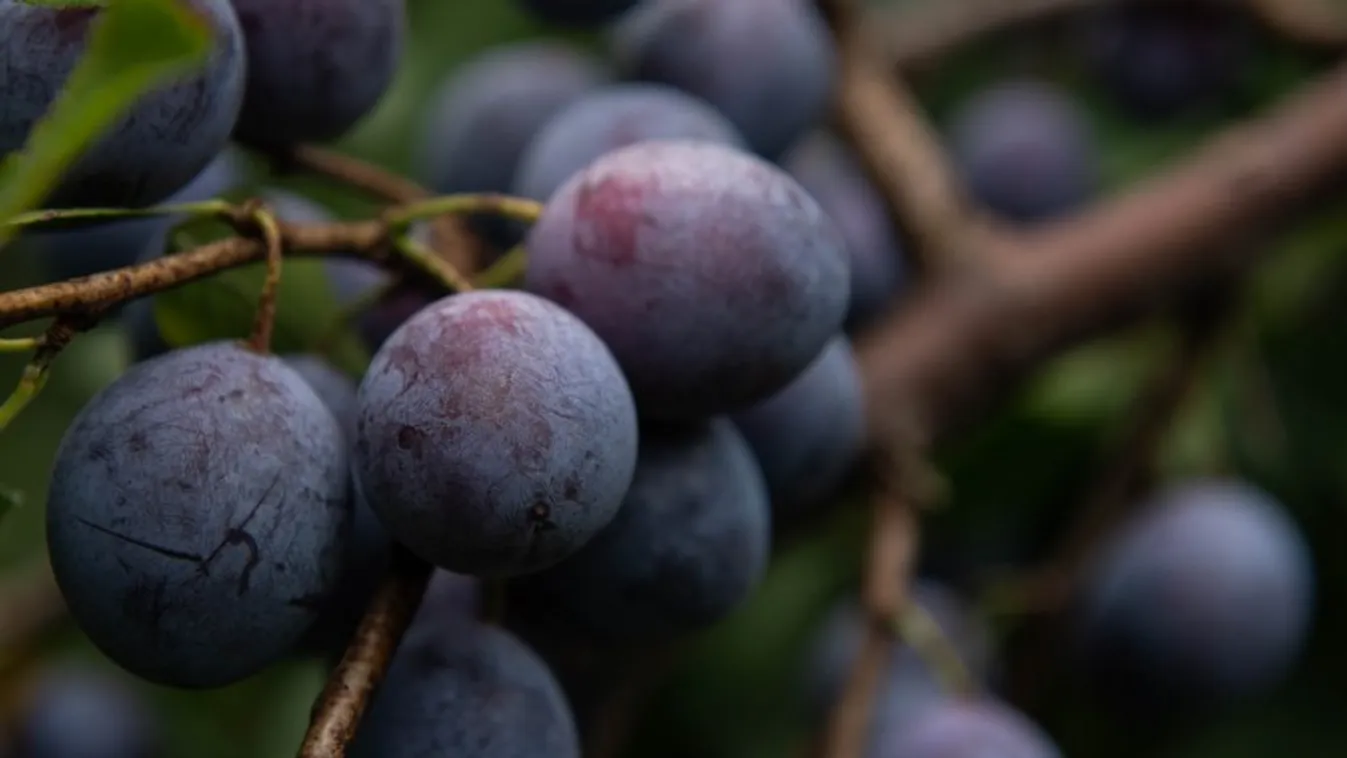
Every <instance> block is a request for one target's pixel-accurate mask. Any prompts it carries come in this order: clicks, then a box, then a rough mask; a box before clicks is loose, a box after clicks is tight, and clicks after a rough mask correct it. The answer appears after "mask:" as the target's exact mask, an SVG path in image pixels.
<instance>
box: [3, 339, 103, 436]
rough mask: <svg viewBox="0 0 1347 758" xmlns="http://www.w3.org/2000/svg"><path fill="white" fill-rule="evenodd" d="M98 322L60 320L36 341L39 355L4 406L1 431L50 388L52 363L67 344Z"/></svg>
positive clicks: (29, 363)
mask: <svg viewBox="0 0 1347 758" xmlns="http://www.w3.org/2000/svg"><path fill="white" fill-rule="evenodd" d="M94 323H95V320H94V319H87V318H86V319H81V320H79V321H76V320H73V319H69V318H58V319H56V321H55V322H54V323H52V325H51V326H49V327H47V331H46V333H45V334H43V335H42V336H41V337H38V338H36V340H37V342H38V346H37V353H36V354H35V355H34V356H33V358H32V360H30V361H28V365H26V366H24V367H23V374H21V375H20V376H19V383H18V385H17V386H16V387H15V388H14V391H13V392H11V393H10V395H9V397H8V398H6V399H5V402H4V403H3V404H0V431H4V430H5V429H7V428H9V425H10V424H11V423H12V422H13V421H14V419H15V418H17V417H18V415H19V414H20V413H22V412H23V409H24V408H27V407H28V404H29V403H31V402H32V401H33V398H35V397H37V396H38V393H40V392H41V391H42V388H43V387H45V386H46V385H47V377H48V376H49V375H50V369H51V364H52V362H53V361H55V360H56V356H58V355H60V354H61V351H62V350H64V349H65V347H66V345H69V344H70V341H71V340H72V339H74V338H75V334H76V333H77V332H79V331H83V330H85V329H88V328H90V327H92V326H93V325H94Z"/></svg>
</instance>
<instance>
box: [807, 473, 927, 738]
mask: <svg viewBox="0 0 1347 758" xmlns="http://www.w3.org/2000/svg"><path fill="white" fill-rule="evenodd" d="M873 507H874V524H873V525H872V527H871V529H870V546H869V555H868V558H867V561H866V571H865V579H864V584H865V587H864V590H865V591H864V593H863V596H862V600H863V604H864V607H865V611H866V618H867V621H868V622H869V623H867V624H866V628H865V637H864V641H863V642H862V644H861V650H860V652H859V653H858V654H857V656H856V659H855V660H854V661H852V664H851V670H850V672H849V673H848V675H847V680H846V683H845V685H844V689H843V691H842V697H841V698H840V700H839V701H838V702H837V704H836V705H835V706H834V707H833V710H832V713H831V714H830V715H829V718H828V724H827V731H826V733H825V735H824V741H823V756H824V757H825V758H861V756H863V755H865V750H866V746H867V735H868V734H869V733H870V723H871V721H872V719H873V717H874V704H875V699H876V696H877V694H878V693H879V691H880V688H881V687H882V685H883V681H884V678H885V676H886V675H887V673H888V670H889V662H890V660H891V658H892V656H893V648H894V645H893V642H894V629H893V620H894V619H895V618H896V617H897V616H898V614H899V612H900V611H901V610H902V608H903V606H904V604H905V603H906V602H907V593H908V589H909V581H908V579H909V576H910V574H911V572H912V568H913V564H914V562H915V558H916V547H917V509H916V508H915V507H914V502H913V499H912V497H911V496H910V495H909V494H907V493H904V492H901V491H900V490H898V489H896V488H894V487H891V486H880V487H877V488H876V492H875V496H874V505H873Z"/></svg>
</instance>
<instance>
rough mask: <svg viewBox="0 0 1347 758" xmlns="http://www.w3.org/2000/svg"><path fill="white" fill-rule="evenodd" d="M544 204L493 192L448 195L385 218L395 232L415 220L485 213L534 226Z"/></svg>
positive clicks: (421, 201) (408, 207)
mask: <svg viewBox="0 0 1347 758" xmlns="http://www.w3.org/2000/svg"><path fill="white" fill-rule="evenodd" d="M542 212H543V205H542V203H540V202H538V201H536V200H529V199H527V198H522V197H512V196H510V195H497V194H491V193H482V194H463V195H445V196H443V197H432V198H430V199H428V200H420V201H417V202H414V203H407V204H406V205H403V206H401V207H399V208H394V209H392V210H390V211H389V212H388V214H387V216H385V218H386V220H387V221H388V224H389V226H391V227H393V228H394V229H401V228H405V227H406V226H407V225H408V224H410V223H411V222H413V221H420V220H423V219H427V218H434V217H436V216H444V215H449V214H455V215H463V214H469V213H472V214H484V215H492V216H503V217H505V218H510V219H514V220H516V221H523V222H525V223H530V224H531V223H533V222H535V221H537V220H538V217H539V216H540V215H542Z"/></svg>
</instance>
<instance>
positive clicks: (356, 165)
mask: <svg viewBox="0 0 1347 758" xmlns="http://www.w3.org/2000/svg"><path fill="white" fill-rule="evenodd" d="M285 160H286V161H290V162H293V163H294V164H295V165H297V166H300V167H302V168H304V169H306V170H308V171H312V172H313V173H315V174H319V175H322V176H326V177H328V178H330V179H334V180H336V181H338V182H340V183H342V184H344V185H346V186H348V187H354V188H356V189H358V190H360V191H362V192H364V193H366V194H368V195H370V196H372V197H374V198H376V199H379V200H383V201H384V202H387V203H392V204H396V205H405V204H407V203H415V202H418V201H421V200H428V199H430V198H432V197H434V196H435V193H433V192H431V191H430V190H428V189H426V188H425V187H422V186H421V185H419V184H417V183H416V182H414V181H412V180H410V179H408V178H406V177H403V176H400V175H398V174H395V173H393V172H391V171H387V170H385V169H383V168H380V167H379V166H376V165H374V164H372V163H368V162H366V161H362V160H360V159H359V158H353V157H351V156H348V155H342V154H340V153H335V152H332V151H331V150H327V149H325V148H321V147H317V146H314V145H301V146H299V147H297V148H295V150H294V152H293V153H292V154H291V155H289V156H286V157H285ZM430 247H431V248H432V249H433V250H434V251H435V252H436V253H437V254H439V256H440V257H441V258H443V259H445V260H446V261H448V262H449V264H450V265H452V266H454V267H455V268H457V269H458V270H460V271H476V270H477V269H478V268H479V267H480V266H481V264H482V262H483V261H485V260H486V258H487V251H486V247H485V245H484V244H483V243H482V241H481V240H480V239H478V237H477V236H476V235H475V234H473V233H472V231H471V229H470V227H469V226H468V223H467V221H466V220H465V219H464V218H462V217H459V216H439V217H437V218H435V219H433V220H431V222H430Z"/></svg>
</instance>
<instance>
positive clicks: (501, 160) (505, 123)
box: [420, 41, 608, 250]
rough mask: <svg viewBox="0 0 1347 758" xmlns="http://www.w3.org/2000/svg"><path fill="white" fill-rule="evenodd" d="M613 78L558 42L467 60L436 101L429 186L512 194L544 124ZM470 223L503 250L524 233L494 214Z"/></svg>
mask: <svg viewBox="0 0 1347 758" xmlns="http://www.w3.org/2000/svg"><path fill="white" fill-rule="evenodd" d="M607 78H608V74H607V72H606V71H605V69H604V68H603V66H602V64H601V63H600V62H599V61H598V60H597V59H595V58H593V57H591V56H589V55H587V54H585V53H581V52H579V51H578V50H576V49H573V48H571V47H568V46H566V45H563V44H560V43H557V42H537V41H534V42H521V43H516V44H514V45H507V46H504V47H498V48H495V49H493V50H491V51H489V52H487V53H484V54H482V55H480V56H478V57H477V58H474V59H472V60H470V61H468V62H467V63H466V64H464V65H462V66H460V67H459V68H457V69H456V70H455V71H454V73H453V75H452V76H450V77H449V78H448V79H447V80H445V82H444V83H443V84H442V85H441V87H440V89H439V91H438V92H437V93H436V94H435V95H434V99H433V102H432V104H431V106H430V117H429V120H428V123H427V124H426V130H425V133H424V136H423V138H422V148H421V157H420V165H421V166H423V167H424V171H425V174H424V178H425V181H426V183H427V184H428V185H429V186H430V187H432V188H434V189H435V191H437V192H441V193H457V192H509V191H510V188H511V186H512V185H513V184H514V178H515V172H516V171H517V170H518V166H519V161H520V158H521V157H522V156H523V154H524V150H525V149H526V148H527V147H528V145H529V143H530V142H532V141H533V138H534V136H535V135H536V134H537V133H538V131H539V130H540V129H542V128H543V125H545V124H546V123H547V122H548V121H549V120H550V119H551V118H552V117H553V116H554V115H556V114H557V113H558V112H559V111H560V110H561V109H562V108H564V107H565V106H567V105H569V104H570V103H572V102H574V101H575V100H577V99H579V98H580V97H581V96H583V95H585V94H586V93H588V92H590V91H591V90H593V89H594V88H596V87H598V86H600V85H601V84H602V83H604V82H605V81H607ZM469 221H470V223H471V225H472V228H473V229H474V230H475V231H476V232H477V233H478V234H481V235H482V236H483V237H484V238H485V240H486V241H487V242H489V243H490V244H491V245H493V246H495V247H496V248H498V249H501V250H504V249H507V248H509V247H511V246H513V245H514V244H516V243H517V242H518V241H519V240H520V238H522V237H523V234H524V231H523V228H522V227H521V226H520V225H519V224H516V223H512V222H509V221H507V220H503V219H500V218H499V217H495V216H486V215H479V216H471V217H469Z"/></svg>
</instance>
